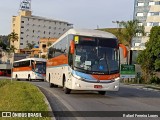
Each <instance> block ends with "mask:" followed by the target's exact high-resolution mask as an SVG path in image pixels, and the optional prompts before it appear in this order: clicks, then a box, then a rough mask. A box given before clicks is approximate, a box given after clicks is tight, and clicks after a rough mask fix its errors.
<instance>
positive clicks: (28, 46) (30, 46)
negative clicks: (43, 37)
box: [27, 41, 36, 50]
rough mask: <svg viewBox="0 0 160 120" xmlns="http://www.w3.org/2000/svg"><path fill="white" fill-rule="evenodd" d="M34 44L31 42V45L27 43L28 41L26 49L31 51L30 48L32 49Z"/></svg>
mask: <svg viewBox="0 0 160 120" xmlns="http://www.w3.org/2000/svg"><path fill="white" fill-rule="evenodd" d="M35 45H36V44H35V43H34V42H33V41H32V43H29V42H28V41H27V48H28V49H29V50H31V49H32V48H34V46H35Z"/></svg>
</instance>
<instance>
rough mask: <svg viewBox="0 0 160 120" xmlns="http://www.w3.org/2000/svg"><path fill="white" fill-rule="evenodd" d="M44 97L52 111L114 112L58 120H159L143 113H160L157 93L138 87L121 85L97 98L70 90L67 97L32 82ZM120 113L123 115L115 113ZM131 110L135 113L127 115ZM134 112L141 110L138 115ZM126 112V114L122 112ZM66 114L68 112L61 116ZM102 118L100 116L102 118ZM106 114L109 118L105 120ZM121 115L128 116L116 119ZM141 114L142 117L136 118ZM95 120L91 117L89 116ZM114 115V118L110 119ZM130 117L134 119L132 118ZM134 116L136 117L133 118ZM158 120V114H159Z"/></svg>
mask: <svg viewBox="0 0 160 120" xmlns="http://www.w3.org/2000/svg"><path fill="white" fill-rule="evenodd" d="M32 83H33V84H35V85H36V86H38V87H39V88H40V89H41V90H42V92H43V93H44V94H45V95H46V97H47V99H48V101H49V102H50V105H51V108H52V109H53V111H90V112H91V111H115V112H110V113H107V112H104V113H103V112H100V116H98V115H99V114H98V115H97V113H98V112H91V113H90V112H89V113H87V112H86V113H87V114H84V112H82V113H81V112H79V113H78V115H77V113H74V112H71V113H72V114H75V116H76V115H77V116H76V118H74V117H69V116H68V117H56V118H57V119H58V120H67V119H68V120H70V119H71V120H74V119H80V120H81V119H82V120H117V119H118V120H124V119H127V120H128V119H134V120H151V119H153V120H155V119H156V120H159V118H156V117H146V115H148V113H144V112H143V111H160V92H159V91H153V90H146V89H141V87H139V86H128V85H121V87H120V90H119V91H118V92H107V93H106V95H99V94H98V93H97V92H94V91H72V92H71V94H65V93H64V91H63V90H62V88H49V85H48V83H47V82H38V81H33V82H32ZM117 111H123V112H120V113H119V112H117ZM130 111H135V112H133V113H132V112H130ZM137 111H142V113H138V112H137ZM126 112H127V113H126ZM64 114H67V115H68V113H67V112H66V113H64ZM102 114H103V115H104V116H103V115H102ZM108 114H110V115H111V117H106V116H108ZM119 114H120V115H123V114H125V115H126V116H127V115H130V117H131V118H128V117H116V116H119ZM136 114H137V115H141V114H143V116H136ZM149 114H150V115H153V114H154V115H158V114H160V112H154V113H152V112H149ZM92 115H93V116H95V117H91V116H92ZM114 115H115V117H113V116H114ZM132 115H134V118H133V117H132ZM135 116H136V117H135ZM159 117H160V115H159Z"/></svg>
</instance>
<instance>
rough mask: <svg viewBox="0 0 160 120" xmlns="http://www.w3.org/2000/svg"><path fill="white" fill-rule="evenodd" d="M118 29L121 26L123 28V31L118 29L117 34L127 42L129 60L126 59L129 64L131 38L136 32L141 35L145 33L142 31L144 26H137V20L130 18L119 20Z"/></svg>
mask: <svg viewBox="0 0 160 120" xmlns="http://www.w3.org/2000/svg"><path fill="white" fill-rule="evenodd" d="M119 25H120V29H121V27H123V28H124V31H123V32H122V31H121V30H120V31H118V34H119V35H122V36H123V37H124V39H125V41H126V43H127V46H128V49H129V52H128V54H129V56H128V57H129V61H127V62H128V63H129V64H130V50H131V47H132V39H133V38H134V37H136V36H137V33H141V35H142V36H143V35H145V32H144V26H139V21H138V20H130V21H127V22H125V21H121V22H119Z"/></svg>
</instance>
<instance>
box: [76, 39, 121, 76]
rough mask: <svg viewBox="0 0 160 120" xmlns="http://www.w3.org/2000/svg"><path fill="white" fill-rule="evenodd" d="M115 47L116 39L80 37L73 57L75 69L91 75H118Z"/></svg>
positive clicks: (117, 58)
mask: <svg viewBox="0 0 160 120" xmlns="http://www.w3.org/2000/svg"><path fill="white" fill-rule="evenodd" d="M84 38H85V39H84ZM117 45H118V43H117V40H116V39H109V38H86V37H80V39H79V41H78V43H77V44H76V51H75V55H74V67H75V69H77V70H78V71H84V72H86V73H91V74H114V73H118V72H119V52H118V46H117Z"/></svg>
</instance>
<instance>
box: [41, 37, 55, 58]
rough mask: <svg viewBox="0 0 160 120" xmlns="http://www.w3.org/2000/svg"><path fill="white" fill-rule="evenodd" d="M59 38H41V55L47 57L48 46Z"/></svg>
mask: <svg viewBox="0 0 160 120" xmlns="http://www.w3.org/2000/svg"><path fill="white" fill-rule="evenodd" d="M56 40H57V38H50V39H48V38H42V39H40V44H39V50H40V57H43V56H45V57H46V58H47V51H48V47H49V46H51V45H52V43H54V42H55V41H56Z"/></svg>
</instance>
